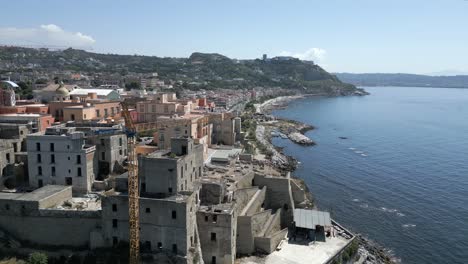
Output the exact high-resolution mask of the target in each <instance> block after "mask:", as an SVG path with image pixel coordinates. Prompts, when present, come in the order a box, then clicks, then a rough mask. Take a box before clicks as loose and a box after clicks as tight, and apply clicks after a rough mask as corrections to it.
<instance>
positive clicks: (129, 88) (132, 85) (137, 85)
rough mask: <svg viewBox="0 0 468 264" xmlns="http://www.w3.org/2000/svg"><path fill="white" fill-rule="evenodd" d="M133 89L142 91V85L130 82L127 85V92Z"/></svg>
mask: <svg viewBox="0 0 468 264" xmlns="http://www.w3.org/2000/svg"><path fill="white" fill-rule="evenodd" d="M132 89H141V85H140V83H137V82H130V83H127V84H125V90H127V91H130V90H132Z"/></svg>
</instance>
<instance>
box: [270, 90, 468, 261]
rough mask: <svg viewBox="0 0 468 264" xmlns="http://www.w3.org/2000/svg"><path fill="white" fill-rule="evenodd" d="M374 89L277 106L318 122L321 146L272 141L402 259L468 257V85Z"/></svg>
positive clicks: (320, 198)
mask: <svg viewBox="0 0 468 264" xmlns="http://www.w3.org/2000/svg"><path fill="white" fill-rule="evenodd" d="M365 89H366V90H367V91H368V92H370V93H371V95H369V96H364V97H334V98H329V97H317V98H306V99H301V100H297V101H294V102H292V103H291V104H290V105H289V106H288V107H287V109H283V110H276V111H275V112H274V114H275V115H277V116H282V117H287V118H291V119H295V120H299V121H302V122H305V123H307V124H311V125H313V126H315V127H316V129H315V130H312V131H309V132H308V133H307V134H306V135H307V136H309V137H310V138H312V139H313V140H314V141H316V142H317V145H316V146H312V147H304V146H299V145H296V144H294V143H291V142H290V141H289V140H287V139H281V138H275V139H274V141H273V143H274V144H275V145H277V146H281V147H284V151H285V153H286V154H287V155H291V156H294V157H295V158H297V159H298V160H299V161H300V162H301V164H300V165H299V168H298V169H297V170H296V171H295V172H294V175H295V176H297V177H300V178H303V179H304V180H305V182H306V183H307V185H308V186H309V188H310V190H311V191H312V193H313V195H314V196H315V198H316V201H317V204H318V206H319V208H320V209H322V210H328V211H330V212H331V214H332V216H333V217H334V218H335V219H336V220H337V221H338V222H340V223H341V224H343V225H345V226H347V227H348V228H350V229H351V230H352V231H354V232H357V233H361V234H364V235H365V236H367V237H368V238H370V239H372V240H374V241H376V242H378V243H379V244H380V245H382V246H384V247H386V248H388V249H391V250H392V251H393V252H394V254H395V255H396V256H397V257H399V258H401V261H402V263H424V264H426V263H468V89H447V88H415V87H373V88H365ZM340 137H343V138H340Z"/></svg>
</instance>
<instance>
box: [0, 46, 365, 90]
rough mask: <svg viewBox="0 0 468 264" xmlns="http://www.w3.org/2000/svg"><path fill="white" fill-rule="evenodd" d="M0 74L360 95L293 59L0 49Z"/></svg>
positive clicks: (198, 54)
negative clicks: (102, 76)
mask: <svg viewBox="0 0 468 264" xmlns="http://www.w3.org/2000/svg"><path fill="white" fill-rule="evenodd" d="M0 69H1V70H0V74H1V73H2V72H3V73H5V72H10V71H43V72H47V71H48V72H51V71H57V70H70V71H79V72H83V73H90V74H91V73H118V74H120V75H122V76H125V75H127V74H131V73H152V72H157V73H158V74H159V76H160V78H161V79H162V80H180V81H182V83H183V85H182V86H183V88H190V89H201V88H203V89H216V88H231V89H237V88H252V87H256V86H261V87H281V88H286V89H294V90H300V91H303V92H305V93H325V94H329V95H348V94H353V93H354V92H356V91H358V89H356V87H355V86H354V85H351V84H346V83H343V82H341V81H340V80H339V79H338V78H337V77H336V76H334V75H332V74H330V73H328V72H326V71H325V70H324V69H322V68H321V67H320V66H318V65H316V64H314V63H313V62H311V61H301V60H299V59H294V58H284V57H282V58H272V59H268V60H259V59H255V60H236V59H230V58H228V57H226V56H223V55H221V54H216V53H199V52H195V53H193V54H192V55H191V56H190V57H189V58H167V57H165V58H161V57H154V56H139V55H117V54H99V53H91V52H86V51H83V50H75V49H66V50H62V51H50V50H46V49H30V48H20V47H0Z"/></svg>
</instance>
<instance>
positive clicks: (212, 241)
mask: <svg viewBox="0 0 468 264" xmlns="http://www.w3.org/2000/svg"><path fill="white" fill-rule="evenodd" d="M234 207H235V204H234V203H224V204H217V205H212V206H201V207H200V208H199V210H198V212H197V225H198V233H199V234H200V243H201V249H202V255H203V260H204V262H205V263H212V264H216V263H226V264H228V263H229V264H231V263H234V261H235V259H236V252H237V251H236V234H237V217H236V214H235V213H234V211H235V210H234Z"/></svg>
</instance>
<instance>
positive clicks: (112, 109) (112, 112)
mask: <svg viewBox="0 0 468 264" xmlns="http://www.w3.org/2000/svg"><path fill="white" fill-rule="evenodd" d="M111 114H112V115H113V114H115V111H114V107H111Z"/></svg>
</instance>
